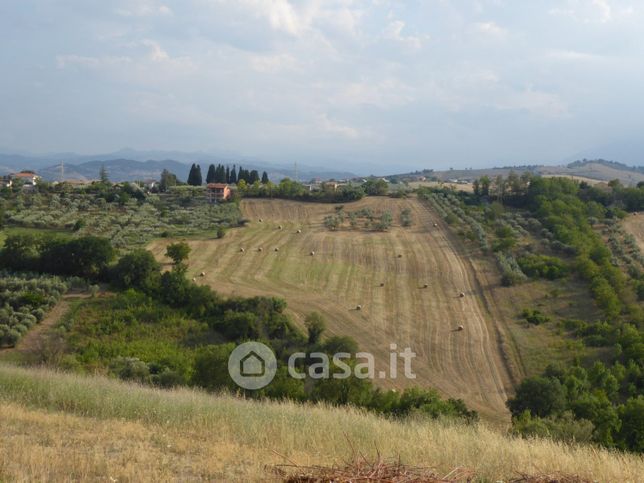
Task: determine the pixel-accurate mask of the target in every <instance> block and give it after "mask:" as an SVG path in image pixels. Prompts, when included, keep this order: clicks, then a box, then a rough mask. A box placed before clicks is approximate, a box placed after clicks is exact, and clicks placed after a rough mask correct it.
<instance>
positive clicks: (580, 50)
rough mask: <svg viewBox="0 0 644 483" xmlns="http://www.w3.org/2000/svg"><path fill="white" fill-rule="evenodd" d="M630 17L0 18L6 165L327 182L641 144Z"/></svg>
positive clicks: (624, 2) (643, 40)
mask: <svg viewBox="0 0 644 483" xmlns="http://www.w3.org/2000/svg"><path fill="white" fill-rule="evenodd" d="M642 25H644V2H643V1H636V0H632V1H631V0H556V1H555V0H424V1H414V0H409V1H394V0H299V1H295V0H290V1H289V0H236V1H232V0H230V1H229V0H176V1H175V0H113V1H110V0H2V1H0V46H1V47H0V147H2V149H3V150H14V151H17V150H20V151H29V152H35V153H45V152H71V151H74V152H78V153H85V154H89V153H100V152H110V151H113V150H117V149H120V148H123V147H130V148H134V149H146V150H150V149H155V150H182V151H203V152H211V153H221V154H222V155H224V154H226V155H239V156H252V157H257V158H261V159H263V160H266V161H281V162H289V163H290V162H293V161H299V162H302V163H309V164H315V165H327V166H329V167H334V168H338V167H342V168H350V167H351V166H354V165H355V166H357V165H362V166H365V165H368V166H374V167H382V166H397V167H400V168H403V167H405V168H446V167H458V168H465V167H482V166H491V165H507V164H535V163H546V164H549V163H555V162H560V161H562V160H564V159H567V158H569V157H570V156H574V155H575V154H576V153H580V152H582V151H585V150H588V149H590V148H593V147H595V146H602V145H606V144H611V143H613V144H615V143H619V142H621V141H622V140H624V141H625V142H627V141H628V140H633V139H639V137H641V127H642V121H641V120H642V112H643V111H644V110H643V108H644V96H643V95H642V90H643V86H644V82H643V81H644V55H643V54H644V52H643V50H644V28H642Z"/></svg>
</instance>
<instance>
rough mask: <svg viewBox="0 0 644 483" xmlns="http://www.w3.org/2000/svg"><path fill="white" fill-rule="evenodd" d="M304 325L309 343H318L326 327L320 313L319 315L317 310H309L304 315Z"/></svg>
mask: <svg viewBox="0 0 644 483" xmlns="http://www.w3.org/2000/svg"><path fill="white" fill-rule="evenodd" d="M304 325H305V326H306V331H307V333H308V343H309V345H315V344H318V343H319V342H320V338H321V337H322V334H323V333H324V331H325V329H326V324H325V323H324V318H323V317H322V315H320V313H319V312H311V313H310V314H309V315H307V316H306V319H304Z"/></svg>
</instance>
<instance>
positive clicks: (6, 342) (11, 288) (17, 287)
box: [0, 272, 71, 347]
mask: <svg viewBox="0 0 644 483" xmlns="http://www.w3.org/2000/svg"><path fill="white" fill-rule="evenodd" d="M70 285H71V282H69V281H64V280H62V279H60V278H58V277H48V276H42V275H30V274H19V275H12V274H10V273H8V272H0V307H1V308H0V347H3V346H15V345H16V343H17V342H18V341H19V340H20V339H21V337H22V336H23V335H25V334H26V333H27V331H28V330H29V329H31V328H32V327H33V326H34V325H36V324H37V323H38V322H40V321H41V320H42V319H43V318H44V317H45V313H46V312H47V311H48V310H49V309H51V308H52V307H53V306H54V305H56V303H57V302H58V300H59V299H60V297H61V296H62V295H63V294H64V293H65V292H67V290H68V289H69V288H70Z"/></svg>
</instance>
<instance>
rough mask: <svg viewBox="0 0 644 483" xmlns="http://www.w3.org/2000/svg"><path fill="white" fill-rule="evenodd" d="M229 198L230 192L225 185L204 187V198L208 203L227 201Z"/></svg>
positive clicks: (210, 184)
mask: <svg viewBox="0 0 644 483" xmlns="http://www.w3.org/2000/svg"><path fill="white" fill-rule="evenodd" d="M231 196H232V191H231V190H230V186H228V185H227V184H226V183H208V184H207V185H206V198H207V199H208V201H209V202H210V203H218V202H220V201H227V200H229V199H230V197H231Z"/></svg>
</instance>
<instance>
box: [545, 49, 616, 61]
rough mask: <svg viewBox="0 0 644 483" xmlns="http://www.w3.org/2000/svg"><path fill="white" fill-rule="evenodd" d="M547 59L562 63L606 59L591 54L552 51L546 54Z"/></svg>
mask: <svg viewBox="0 0 644 483" xmlns="http://www.w3.org/2000/svg"><path fill="white" fill-rule="evenodd" d="M546 57H547V58H548V59H552V60H557V61H562V62H569V61H573V62H576V61H578V62H592V61H598V60H604V59H605V57H604V56H602V55H597V54H592V53H589V52H579V51H576V50H550V51H549V52H548V53H547V54H546Z"/></svg>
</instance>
